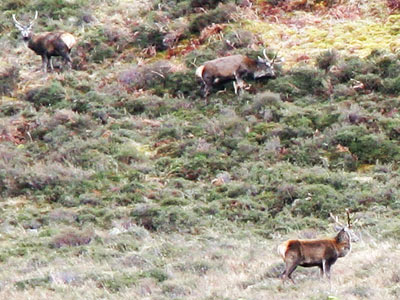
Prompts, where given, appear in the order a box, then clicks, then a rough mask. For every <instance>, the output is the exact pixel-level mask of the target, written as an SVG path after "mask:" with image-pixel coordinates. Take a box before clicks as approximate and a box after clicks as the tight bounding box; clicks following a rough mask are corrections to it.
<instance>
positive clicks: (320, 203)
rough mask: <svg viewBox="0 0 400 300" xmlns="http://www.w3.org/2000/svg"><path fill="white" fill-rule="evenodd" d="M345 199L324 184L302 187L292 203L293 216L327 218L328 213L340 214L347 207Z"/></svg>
mask: <svg viewBox="0 0 400 300" xmlns="http://www.w3.org/2000/svg"><path fill="white" fill-rule="evenodd" d="M348 206H349V205H348V203H347V202H346V199H345V198H344V197H343V195H341V194H340V193H339V192H337V191H336V190H335V189H334V188H333V187H331V186H329V185H324V184H310V185H303V186H301V187H300V188H299V190H298V198H297V199H296V200H295V201H294V202H293V203H292V211H293V213H294V214H299V215H302V216H312V215H315V216H318V217H323V218H328V217H329V214H330V213H337V212H342V211H343V207H348Z"/></svg>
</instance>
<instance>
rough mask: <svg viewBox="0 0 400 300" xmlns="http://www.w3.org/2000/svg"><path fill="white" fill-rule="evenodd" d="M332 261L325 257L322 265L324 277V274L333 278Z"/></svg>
mask: <svg viewBox="0 0 400 300" xmlns="http://www.w3.org/2000/svg"><path fill="white" fill-rule="evenodd" d="M331 265H332V264H331V263H330V262H329V261H326V260H325V259H324V260H323V261H322V266H321V267H320V268H321V276H322V277H323V276H324V275H325V276H326V277H328V279H329V280H331Z"/></svg>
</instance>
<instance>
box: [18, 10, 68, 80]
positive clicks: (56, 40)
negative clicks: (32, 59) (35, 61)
mask: <svg viewBox="0 0 400 300" xmlns="http://www.w3.org/2000/svg"><path fill="white" fill-rule="evenodd" d="M12 17H13V20H14V24H15V27H17V29H18V30H19V31H20V32H21V34H22V39H23V40H24V42H26V43H27V44H28V47H29V48H30V49H32V50H33V52H35V53H36V54H37V55H40V56H41V57H42V69H43V71H44V72H47V68H50V69H51V70H52V71H53V70H54V68H53V63H52V61H51V57H52V56H61V57H62V58H63V60H64V62H65V64H67V65H68V66H69V68H71V66H72V60H71V57H70V52H71V49H72V47H73V46H74V45H75V44H76V39H75V37H74V36H73V35H72V34H70V33H68V32H64V31H60V32H43V33H40V34H33V32H32V27H33V25H34V23H35V21H36V19H37V17H38V12H37V11H36V13H35V18H34V19H33V21H31V22H30V23H29V24H28V25H22V24H21V23H20V22H18V21H17V19H16V18H15V15H14V14H13V15H12Z"/></svg>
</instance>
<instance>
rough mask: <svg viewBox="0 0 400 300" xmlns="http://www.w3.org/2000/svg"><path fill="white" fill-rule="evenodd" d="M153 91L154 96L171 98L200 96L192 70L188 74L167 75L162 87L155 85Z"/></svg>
mask: <svg viewBox="0 0 400 300" xmlns="http://www.w3.org/2000/svg"><path fill="white" fill-rule="evenodd" d="M153 91H154V93H155V94H156V95H159V96H163V95H165V94H170V95H171V96H173V97H177V96H179V97H191V96H200V85H199V83H198V82H197V79H196V76H195V75H194V70H193V71H189V72H174V73H170V74H167V75H166V76H165V79H164V83H163V84H162V85H160V84H155V85H154V87H153Z"/></svg>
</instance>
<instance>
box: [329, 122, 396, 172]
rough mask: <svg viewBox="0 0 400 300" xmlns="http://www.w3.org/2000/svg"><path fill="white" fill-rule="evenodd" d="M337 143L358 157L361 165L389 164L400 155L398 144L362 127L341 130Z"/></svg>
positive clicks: (336, 138) (336, 137)
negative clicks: (378, 162) (377, 162)
mask: <svg viewBox="0 0 400 300" xmlns="http://www.w3.org/2000/svg"><path fill="white" fill-rule="evenodd" d="M334 139H335V141H336V142H337V143H338V144H340V145H342V146H346V147H348V148H349V150H350V152H351V153H352V154H355V155H357V158H358V161H359V163H372V164H373V163H376V161H377V160H379V161H380V162H389V161H391V160H393V159H397V158H398V157H399V155H400V146H399V145H398V143H396V142H394V141H391V140H389V139H388V138H387V137H386V136H384V135H381V134H371V133H368V132H367V131H366V129H365V128H364V127H361V126H354V125H353V126H347V127H344V128H342V129H341V130H339V131H338V132H337V134H336V136H335V138H334Z"/></svg>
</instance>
